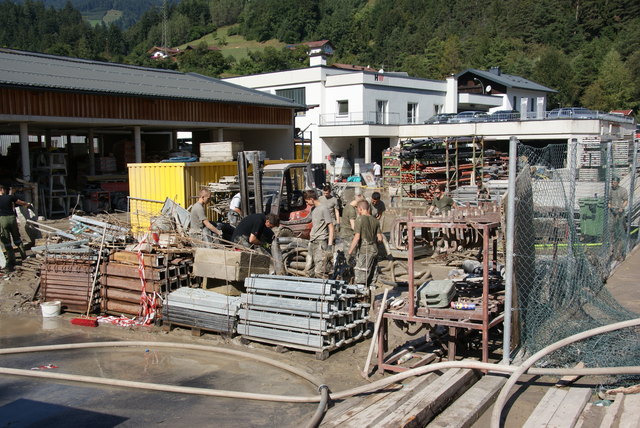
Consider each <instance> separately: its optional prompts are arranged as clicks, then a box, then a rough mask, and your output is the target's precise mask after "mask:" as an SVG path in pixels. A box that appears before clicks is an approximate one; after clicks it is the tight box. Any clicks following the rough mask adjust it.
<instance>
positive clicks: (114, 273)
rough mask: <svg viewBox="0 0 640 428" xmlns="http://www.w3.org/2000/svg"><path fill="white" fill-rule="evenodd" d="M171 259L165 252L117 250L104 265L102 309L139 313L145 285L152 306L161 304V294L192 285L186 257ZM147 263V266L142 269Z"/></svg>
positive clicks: (115, 312)
mask: <svg viewBox="0 0 640 428" xmlns="http://www.w3.org/2000/svg"><path fill="white" fill-rule="evenodd" d="M174 260H175V262H173V263H172V262H171V261H169V260H168V258H167V257H166V256H165V255H164V254H148V253H140V254H138V253H136V252H132V251H116V252H114V253H113V254H111V256H110V257H109V260H108V262H107V263H104V264H103V265H102V266H101V272H102V275H101V277H100V284H101V297H102V299H101V310H102V312H105V313H109V314H118V315H119V314H123V315H134V316H137V315H139V314H140V312H141V305H143V304H144V303H143V301H142V284H143V283H144V291H145V294H147V295H148V297H149V299H150V302H151V305H152V306H156V307H158V306H161V304H162V299H161V297H162V296H163V295H164V294H165V293H167V292H169V291H170V290H174V289H176V288H179V287H181V286H188V285H190V279H189V270H190V264H189V261H188V260H187V259H182V258H180V259H174ZM142 266H144V269H142ZM158 313H159V311H158Z"/></svg>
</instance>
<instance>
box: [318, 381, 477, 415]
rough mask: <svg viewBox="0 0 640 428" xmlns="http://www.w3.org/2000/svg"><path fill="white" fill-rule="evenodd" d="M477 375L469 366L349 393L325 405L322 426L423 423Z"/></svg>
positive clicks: (460, 392) (471, 382)
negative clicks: (371, 390) (328, 406)
mask: <svg viewBox="0 0 640 428" xmlns="http://www.w3.org/2000/svg"><path fill="white" fill-rule="evenodd" d="M478 377H479V375H478V374H477V373H475V372H473V371H472V370H466V369H452V370H448V371H446V372H445V373H444V374H442V375H438V374H436V373H430V374H428V375H425V376H420V377H418V378H415V379H412V380H409V381H407V382H406V383H405V384H403V385H400V386H396V389H394V388H393V387H388V388H387V389H385V390H383V391H381V392H376V393H370V394H366V395H363V396H356V397H351V398H349V399H346V400H344V401H343V402H342V403H340V404H338V405H336V406H334V407H333V408H331V409H329V411H328V412H327V415H326V416H325V418H324V421H323V423H322V426H325V427H338V426H340V427H357V428H364V427H424V426H425V425H426V424H427V423H428V422H429V421H431V420H432V419H433V418H434V417H435V416H436V415H437V414H438V413H440V412H441V411H442V410H443V409H444V408H446V407H447V405H448V404H449V403H450V402H452V401H453V400H455V399H456V398H457V397H459V396H460V395H461V394H462V393H464V392H465V391H466V390H467V389H468V388H469V387H470V386H471V385H473V384H474V383H475V382H476V381H477V380H478ZM398 387H399V389H397V388H398Z"/></svg>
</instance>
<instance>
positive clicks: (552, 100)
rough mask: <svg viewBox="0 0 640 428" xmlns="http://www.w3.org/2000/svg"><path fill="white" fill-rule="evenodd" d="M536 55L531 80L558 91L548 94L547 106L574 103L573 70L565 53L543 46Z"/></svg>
mask: <svg viewBox="0 0 640 428" xmlns="http://www.w3.org/2000/svg"><path fill="white" fill-rule="evenodd" d="M536 57H537V58H536V61H535V65H534V67H533V72H532V76H531V78H532V80H534V81H535V82H537V83H540V84H542V85H545V86H547V87H549V88H551V89H555V90H556V91H558V93H555V94H549V96H548V99H547V107H548V108H549V109H553V108H556V107H562V106H572V105H574V104H575V103H576V101H577V99H576V88H575V87H574V81H573V75H574V71H573V67H572V66H571V62H570V61H569V59H568V58H567V55H566V54H564V53H563V52H562V51H560V50H559V49H556V48H553V47H550V46H544V47H542V48H541V49H540V51H539V52H538V54H537V55H536Z"/></svg>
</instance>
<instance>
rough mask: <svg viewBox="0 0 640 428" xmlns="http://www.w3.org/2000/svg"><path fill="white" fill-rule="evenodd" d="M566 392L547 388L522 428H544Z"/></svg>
mask: <svg viewBox="0 0 640 428" xmlns="http://www.w3.org/2000/svg"><path fill="white" fill-rule="evenodd" d="M568 392H569V391H568V390H566V389H559V388H549V390H548V391H547V393H546V394H545V395H544V397H542V400H540V402H539V403H538V405H537V406H536V408H535V409H533V413H531V415H530V416H529V419H527V422H526V423H525V424H524V425H523V428H535V427H546V426H547V423H548V422H549V420H551V417H552V416H553V414H554V413H555V412H556V410H558V407H559V406H560V403H561V402H562V400H563V399H564V397H565V396H566V395H567V393H568Z"/></svg>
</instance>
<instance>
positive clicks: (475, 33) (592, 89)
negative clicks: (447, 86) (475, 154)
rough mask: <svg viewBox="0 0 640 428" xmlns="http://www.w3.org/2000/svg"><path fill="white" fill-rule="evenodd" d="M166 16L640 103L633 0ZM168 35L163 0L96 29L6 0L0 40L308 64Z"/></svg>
mask: <svg viewBox="0 0 640 428" xmlns="http://www.w3.org/2000/svg"><path fill="white" fill-rule="evenodd" d="M48 1H49V2H52V1H58V0H48ZM74 1H75V2H77V4H80V2H83V4H89V3H92V2H95V3H100V2H107V0H74ZM122 1H124V0H122ZM146 1H148V2H151V0H146ZM112 3H114V4H115V3H117V0H113V1H112ZM131 3H138V2H137V1H136V2H133V1H132V2H131ZM140 3H143V2H142V1H140ZM168 16H169V19H168V23H167V24H168V25H167V28H168V32H167V37H168V40H169V45H170V46H178V45H181V44H184V43H187V42H189V41H191V40H195V39H199V38H200V37H201V36H203V35H205V34H207V33H213V34H212V36H209V37H208V38H207V39H206V40H214V41H215V43H214V45H217V46H218V47H221V46H226V45H227V44H228V43H229V40H228V37H229V35H242V36H244V37H245V38H247V39H252V40H257V41H266V40H270V39H277V40H279V41H282V42H285V43H298V42H302V41H310V40H320V39H329V40H331V42H332V43H333V45H334V46H335V48H336V54H335V56H334V57H333V58H332V61H335V62H342V63H350V64H360V65H370V66H372V67H375V68H384V69H385V70H395V71H407V72H408V73H410V74H411V75H414V76H419V77H425V78H433V79H441V78H443V77H444V76H447V75H449V74H451V73H456V72H459V71H461V70H463V69H465V68H469V67H473V68H480V69H488V68H489V67H491V66H500V67H501V68H502V70H503V71H504V72H506V73H511V74H517V75H521V76H524V77H527V78H529V79H532V80H534V81H536V82H539V83H542V84H544V85H546V86H549V87H552V88H554V89H557V90H558V91H559V93H558V94H557V95H555V96H554V97H553V99H552V100H550V106H551V107H555V106H558V105H563V106H569V105H584V106H586V107H590V108H595V109H600V110H610V109H614V108H615V109H619V108H635V109H636V111H637V108H638V106H639V104H640V2H638V1H637V0H606V1H605V0H484V1H479V0H253V1H248V0H181V1H179V2H177V3H173V2H172V3H171V4H170V7H169V10H168ZM227 25H232V26H231V27H229V28H228V29H227V28H225V32H224V33H223V32H220V33H216V29H218V28H219V27H221V26H227ZM161 43H162V11H161V9H160V8H158V7H152V8H151V9H148V10H147V11H146V12H145V13H144V14H143V15H142V17H141V18H140V19H139V20H138V21H137V22H136V23H135V24H134V25H132V26H131V27H130V28H128V29H126V30H121V29H120V28H119V27H117V26H115V25H104V24H101V25H98V26H96V27H95V28H91V27H90V26H88V25H86V24H85V23H84V22H83V21H82V19H81V18H79V14H78V13H77V12H74V9H73V8H71V7H69V6H68V5H67V6H64V7H62V8H60V9H57V10H53V9H49V8H47V7H45V6H44V5H43V4H42V3H36V2H33V1H27V2H25V4H24V5H18V4H14V3H13V2H10V1H8V0H5V1H4V2H3V3H0V44H2V45H3V46H7V47H13V48H19V49H28V50H36V51H43V52H52V53H60V54H65V55H75V56H81V57H88V58H96V59H105V60H114V61H124V62H130V63H136V64H144V65H148V66H160V67H172V68H178V69H181V70H189V71H196V72H201V73H205V74H209V75H213V76H219V75H221V74H224V75H228V74H246V73H258V72H264V71H273V70H278V69H286V68H291V67H302V66H305V62H304V60H303V58H304V55H303V53H302V52H300V50H298V51H290V50H288V49H282V50H280V49H274V48H268V49H264V50H260V51H254V52H248V53H247V55H246V57H245V58H244V59H234V58H232V57H226V58H225V57H224V56H223V55H222V54H221V53H220V52H218V51H210V50H206V49H205V46H202V49H200V50H196V51H193V52H191V53H190V54H188V55H187V54H185V55H183V56H181V57H180V59H179V60H178V62H177V63H176V62H173V61H160V62H157V61H151V60H149V59H148V54H147V53H146V51H147V49H148V48H150V47H151V46H153V45H161Z"/></svg>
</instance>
